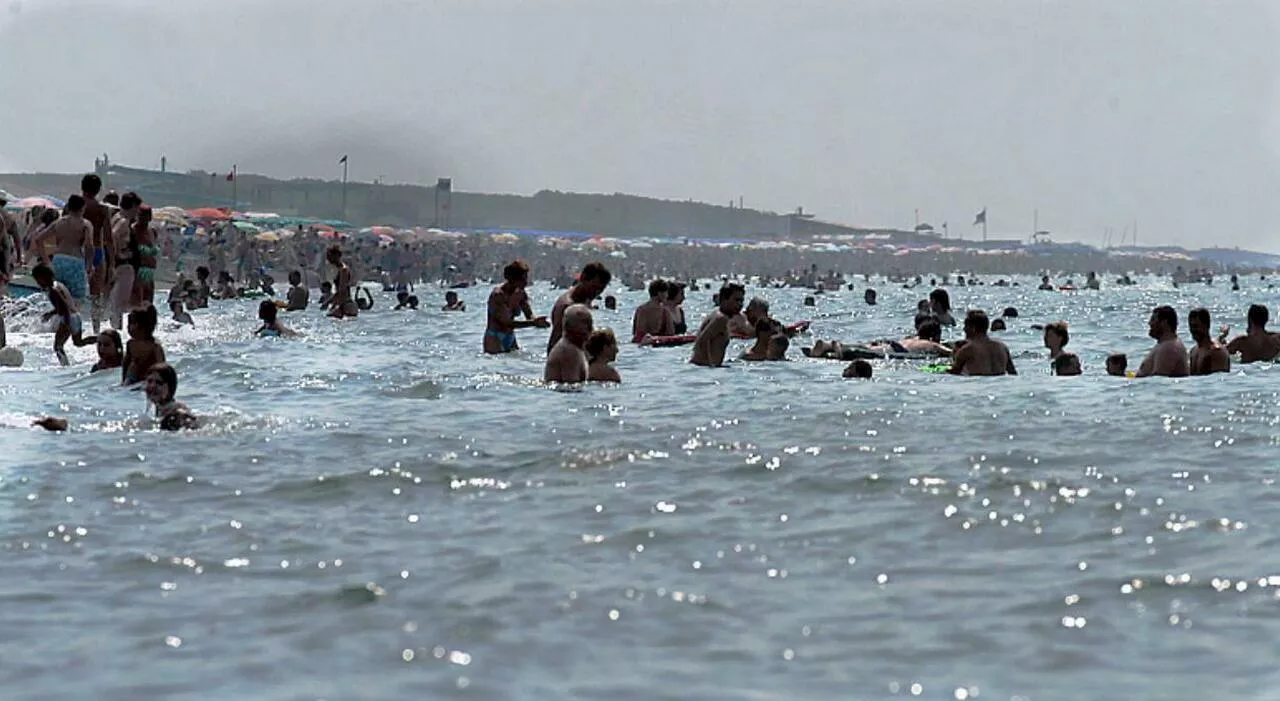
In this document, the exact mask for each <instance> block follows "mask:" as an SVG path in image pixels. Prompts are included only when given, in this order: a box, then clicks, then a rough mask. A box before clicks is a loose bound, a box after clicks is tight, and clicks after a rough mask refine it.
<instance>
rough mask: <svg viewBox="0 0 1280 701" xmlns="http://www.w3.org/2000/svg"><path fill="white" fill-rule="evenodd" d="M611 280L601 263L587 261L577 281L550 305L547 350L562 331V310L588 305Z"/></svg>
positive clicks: (606, 269)
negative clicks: (577, 305)
mask: <svg viewBox="0 0 1280 701" xmlns="http://www.w3.org/2000/svg"><path fill="white" fill-rule="evenodd" d="M611 280H613V274H612V273H610V272H609V269H608V268H606V267H604V264H603V263H587V265H586V266H585V267H583V268H582V272H581V273H580V274H579V275H578V281H577V282H576V283H574V285H573V287H570V288H569V290H568V291H567V292H565V293H564V294H562V295H560V297H559V299H557V300H556V303H555V304H554V305H553V306H552V307H551V336H550V338H548V339H547V352H548V353H550V352H551V349H552V348H553V347H555V345H556V342H557V341H559V340H560V334H561V333H563V324H562V323H561V322H562V321H563V318H562V317H563V315H564V310H566V309H568V308H569V305H572V304H585V305H588V306H589V305H590V304H591V303H592V302H593V301H595V299H596V298H597V297H599V296H600V295H602V294H604V291H605V288H607V287H608V286H609V282H610V281H611Z"/></svg>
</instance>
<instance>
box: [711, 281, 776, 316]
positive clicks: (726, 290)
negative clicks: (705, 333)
mask: <svg viewBox="0 0 1280 701" xmlns="http://www.w3.org/2000/svg"><path fill="white" fill-rule="evenodd" d="M746 296H747V290H746V288H745V287H743V286H742V285H739V284H738V283H736V282H726V283H725V284H724V285H723V286H722V287H721V288H720V293H719V295H717V296H716V304H717V305H719V307H720V312H721V313H722V314H726V315H728V316H736V315H737V314H738V313H739V312H741V311H742V302H743V300H744V299H745V298H746ZM752 301H754V300H752ZM768 314H769V309H768V305H767V304H766V305H765V311H764V315H765V316H768ZM750 319H751V317H750V316H748V317H747V320H748V321H750Z"/></svg>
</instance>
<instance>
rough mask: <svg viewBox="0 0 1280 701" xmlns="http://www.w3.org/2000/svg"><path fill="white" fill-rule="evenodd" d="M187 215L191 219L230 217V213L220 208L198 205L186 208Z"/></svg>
mask: <svg viewBox="0 0 1280 701" xmlns="http://www.w3.org/2000/svg"><path fill="white" fill-rule="evenodd" d="M187 215H188V216H190V217H191V218H192V219H217V220H222V219H230V218H231V215H230V214H228V213H227V212H224V211H223V210H221V209H214V208H213V207H198V208H196V209H191V210H187Z"/></svg>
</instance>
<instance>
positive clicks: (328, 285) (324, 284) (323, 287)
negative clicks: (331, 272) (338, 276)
mask: <svg viewBox="0 0 1280 701" xmlns="http://www.w3.org/2000/svg"><path fill="white" fill-rule="evenodd" d="M332 290H333V283H332V282H329V281H328V280H321V281H320V291H321V292H329V291H332Z"/></svg>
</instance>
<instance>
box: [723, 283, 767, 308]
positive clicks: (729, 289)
mask: <svg viewBox="0 0 1280 701" xmlns="http://www.w3.org/2000/svg"><path fill="white" fill-rule="evenodd" d="M735 292H736V293H738V294H741V295H744V296H745V295H746V294H747V288H745V287H743V286H742V285H739V284H738V283H736V282H726V283H725V284H723V285H721V286H720V293H719V294H717V295H716V304H720V303H721V302H723V301H725V300H726V299H729V298H730V297H732V296H733V294H734V293H735ZM757 299H759V298H757ZM751 301H752V302H754V301H755V300H754V299H753V300H751ZM765 311H768V305H767V304H766V305H765Z"/></svg>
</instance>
